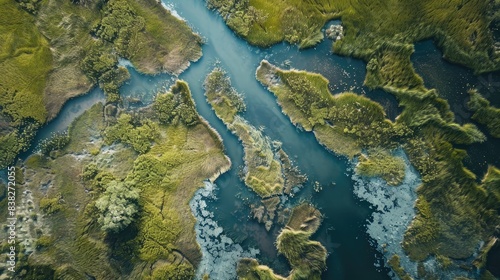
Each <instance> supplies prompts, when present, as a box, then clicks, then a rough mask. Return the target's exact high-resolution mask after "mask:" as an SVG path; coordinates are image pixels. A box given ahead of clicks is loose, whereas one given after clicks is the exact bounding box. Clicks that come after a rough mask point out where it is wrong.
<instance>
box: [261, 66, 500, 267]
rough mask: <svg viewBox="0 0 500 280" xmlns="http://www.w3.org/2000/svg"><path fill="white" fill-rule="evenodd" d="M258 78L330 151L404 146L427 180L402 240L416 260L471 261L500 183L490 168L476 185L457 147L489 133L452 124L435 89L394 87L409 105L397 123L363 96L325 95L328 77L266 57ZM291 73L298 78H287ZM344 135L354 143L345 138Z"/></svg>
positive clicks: (490, 226) (495, 219)
mask: <svg viewBox="0 0 500 280" xmlns="http://www.w3.org/2000/svg"><path fill="white" fill-rule="evenodd" d="M256 76H257V79H259V81H261V83H263V84H264V85H265V86H267V87H268V88H269V90H270V91H272V92H273V93H274V94H275V95H276V97H277V101H278V103H279V104H280V105H281V107H282V109H283V112H284V113H285V114H287V115H288V116H289V117H290V119H291V121H292V122H293V123H296V124H298V125H301V126H302V127H304V128H305V129H306V130H313V131H314V132H315V135H316V137H317V139H318V141H320V142H321V143H322V144H323V145H325V146H327V148H329V149H330V150H332V151H335V152H337V153H341V154H344V155H348V156H352V155H356V154H359V153H360V152H361V149H367V150H368V151H370V149H376V150H378V149H381V150H378V151H384V152H382V155H383V154H385V155H388V154H389V152H388V149H387V148H388V147H390V148H391V149H392V148H395V147H397V146H401V147H403V148H404V149H405V151H406V152H407V154H408V156H409V158H410V161H411V163H412V164H413V165H414V166H415V167H416V169H417V170H418V171H419V172H420V174H421V176H422V181H423V184H422V186H420V187H419V188H418V194H419V200H418V202H417V204H416V208H417V216H416V218H415V219H414V221H413V223H412V224H411V225H410V227H409V229H408V230H407V232H406V235H405V239H404V242H403V248H404V249H405V250H406V252H407V253H408V255H409V256H410V258H411V259H413V260H424V259H425V258H427V257H428V256H429V255H432V254H434V255H440V256H443V257H447V258H452V259H464V258H467V257H469V256H471V255H472V254H473V252H474V251H475V250H476V247H477V244H478V243H479V242H480V241H481V240H486V239H487V238H489V236H490V235H491V234H492V233H493V231H494V227H495V225H498V223H499V222H500V217H499V215H498V212H496V210H495V209H498V206H499V203H500V200H499V199H498V197H497V196H495V193H496V191H495V189H496V188H492V187H488V184H487V183H486V182H490V181H493V182H496V179H493V178H496V177H497V175H495V174H496V173H495V172H494V171H491V172H488V174H487V175H486V177H485V179H484V181H483V183H482V184H478V183H477V182H476V181H475V175H474V174H472V173H471V172H470V171H469V170H467V169H466V168H464V166H463V163H462V161H463V159H464V157H465V156H466V153H465V151H463V150H460V149H456V148H454V146H453V145H454V144H470V143H474V142H480V141H483V140H484V135H482V133H481V132H479V131H478V130H477V128H476V127H475V126H473V125H471V124H465V125H463V126H459V125H458V124H456V123H453V114H452V113H451V112H450V110H449V106H448V104H447V102H446V101H444V100H442V99H440V98H439V97H438V96H437V94H436V93H435V92H434V91H432V90H428V91H426V93H425V94H424V95H423V96H422V94H421V92H420V91H418V90H412V89H407V90H404V89H397V91H398V93H397V94H398V95H399V97H400V102H401V104H403V106H404V110H403V112H402V114H401V115H400V116H399V117H398V118H397V121H396V122H394V123H392V122H390V121H388V120H387V119H385V115H384V113H383V110H382V109H381V107H380V105H378V104H376V103H374V102H372V101H370V100H368V99H366V98H365V97H361V96H357V95H354V94H352V93H348V94H339V95H335V96H332V95H328V97H326V96H327V95H325V93H324V91H325V88H326V85H325V84H326V83H327V82H323V83H319V84H318V83H316V82H315V81H318V80H320V79H318V78H317V77H316V75H314V74H309V73H307V72H301V71H295V70H292V71H284V70H280V69H278V68H276V67H274V66H272V65H270V64H269V63H268V62H266V61H263V62H262V63H261V66H260V67H259V69H258V70H257V74H256ZM296 76H302V77H301V78H300V79H296V78H295V77H296ZM290 77H293V79H294V80H296V81H293V82H290ZM309 77H313V78H312V79H311V80H312V81H308V78H309ZM297 81H299V82H297ZM344 109H345V110H344ZM358 112H359V114H358ZM339 136H342V137H339ZM332 138H335V139H337V138H338V139H340V140H339V141H337V140H332ZM347 139H351V142H350V144H346V143H345V141H346V140H347ZM372 151H373V150H372ZM348 152H352V154H349V153H348ZM387 159H390V157H389V158H387ZM383 161H385V160H383ZM389 162H390V163H391V164H390V166H392V167H394V171H391V172H389V171H388V170H384V171H385V172H387V174H399V173H400V172H398V170H399V171H400V168H398V166H399V164H397V160H394V159H390V160H389ZM492 170H495V169H492ZM358 171H359V169H358ZM361 171H362V172H363V169H361ZM364 171H367V170H364ZM368 171H370V172H373V171H374V170H370V169H369V170H368ZM393 172H394V173H393ZM375 173H378V172H375ZM380 175H382V176H384V175H383V174H380ZM390 177H391V178H392V175H391V176H390ZM391 178H388V180H389V182H391V181H392V179H391ZM469 265H470V266H472V264H471V263H469Z"/></svg>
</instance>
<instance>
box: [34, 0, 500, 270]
mask: <svg viewBox="0 0 500 280" xmlns="http://www.w3.org/2000/svg"><path fill="white" fill-rule="evenodd" d="M165 3H166V4H172V3H173V6H174V8H175V10H176V11H177V12H178V13H179V14H180V16H182V17H183V18H185V19H186V20H187V22H188V23H189V24H190V25H191V26H192V27H193V29H194V30H195V31H197V32H199V33H200V35H201V36H203V37H204V38H205V39H206V44H205V45H204V46H203V57H202V58H201V59H200V60H199V61H197V62H196V63H193V64H192V65H191V67H190V68H189V69H188V70H187V71H185V72H184V73H183V74H181V75H180V77H179V78H181V79H184V80H186V81H187V82H188V83H189V85H190V88H191V91H192V94H193V98H194V100H195V103H196V106H197V109H198V111H199V113H200V114H201V116H203V117H204V118H205V119H207V120H208V122H209V123H210V124H211V125H212V126H213V127H214V128H215V129H216V130H217V131H218V132H219V133H220V134H221V136H222V138H223V141H224V145H225V148H226V150H225V152H226V154H227V155H228V156H229V157H230V158H231V160H232V163H233V166H232V169H231V170H230V171H229V172H227V173H226V174H224V175H222V176H221V177H220V178H219V179H218V180H217V182H216V184H217V185H218V186H219V190H218V192H217V196H218V198H219V199H218V200H216V201H214V202H212V203H211V205H209V206H210V208H211V210H212V211H213V212H214V213H215V215H216V220H217V222H218V224H219V225H221V226H222V227H223V228H224V231H225V234H227V235H228V236H230V237H232V238H233V239H238V238H246V239H245V240H244V241H243V243H242V245H243V247H249V246H257V247H258V248H259V249H260V251H261V255H260V257H259V259H260V261H261V263H263V264H267V265H270V266H271V267H272V268H273V269H275V271H277V272H279V273H282V274H286V273H287V270H288V269H289V267H288V266H287V263H286V260H285V259H284V258H283V257H282V256H277V252H276V249H275V247H274V242H275V239H276V235H277V233H278V231H279V229H277V228H275V229H274V230H272V231H271V232H270V233H268V232H267V231H266V230H265V229H264V227H263V226H262V225H261V224H258V223H256V222H255V221H253V220H251V219H249V218H248V217H249V214H250V209H249V207H248V202H254V201H257V200H258V197H257V196H256V195H255V194H253V193H252V192H250V191H249V190H248V188H247V187H246V186H244V185H243V184H242V182H241V181H240V179H239V178H238V171H239V170H240V169H241V168H242V166H243V160H242V159H243V149H242V147H241V144H240V143H239V142H238V140H237V138H236V137H235V136H234V135H232V134H231V133H230V132H229V131H228V130H227V129H226V127H225V126H224V124H223V123H222V122H221V121H220V120H219V119H218V118H217V117H216V116H215V114H214V113H213V111H212V110H211V108H210V106H209V104H208V103H207V102H206V100H205V97H204V95H203V92H204V91H203V87H202V84H203V80H204V78H205V76H206V75H207V74H208V73H209V72H210V70H211V69H212V68H213V67H214V65H216V64H217V65H220V66H221V67H223V68H224V69H225V70H226V71H227V72H228V74H229V76H230V77H231V80H232V84H233V86H234V87H235V88H236V89H237V90H238V91H239V92H242V93H243V94H244V96H245V102H246V104H247V111H246V112H245V113H244V117H245V118H246V119H247V120H248V121H249V122H250V123H251V124H252V125H254V126H255V127H264V133H265V134H266V135H268V136H269V137H270V138H271V139H273V140H278V141H281V142H282V143H283V149H284V150H285V151H286V152H287V153H288V154H289V156H290V157H291V159H292V160H293V161H294V162H295V163H296V164H297V165H298V167H299V168H300V170H301V171H302V172H303V173H304V174H307V175H308V177H309V179H310V182H313V181H318V182H320V184H321V185H323V186H324V187H323V190H322V191H321V192H320V193H319V194H316V193H315V192H313V191H312V188H311V187H310V182H309V183H308V184H307V186H308V187H306V188H304V189H303V190H301V192H300V193H299V194H298V196H297V197H295V198H294V199H293V200H292V202H293V203H297V202H298V201H300V200H301V199H303V200H309V201H312V202H313V203H314V204H315V205H316V206H317V207H318V208H319V209H320V210H321V212H322V213H323V214H324V216H325V219H324V222H323V225H322V226H321V227H320V229H319V230H318V232H317V233H316V234H315V235H314V236H313V238H314V239H316V240H319V241H321V243H322V244H323V245H325V247H326V248H327V249H328V252H329V253H330V254H329V257H328V259H327V265H328V270H327V271H326V272H325V273H324V274H323V279H374V280H377V279H389V276H388V275H387V273H388V270H387V269H386V268H377V267H375V265H374V264H375V263H380V259H381V254H380V253H378V252H377V251H376V250H375V249H374V248H373V247H372V246H370V243H369V241H370V240H369V238H368V237H367V234H366V229H365V225H366V224H367V219H368V218H369V217H370V215H371V213H372V210H370V208H369V206H368V204H367V203H366V202H361V201H359V200H358V199H357V198H355V197H354V195H353V193H352V186H353V182H352V180H351V178H350V174H349V172H347V171H346V170H347V166H348V163H347V160H346V159H344V158H338V157H337V156H335V155H333V154H331V153H328V152H327V151H326V150H325V149H324V148H323V147H321V146H320V145H319V144H318V143H317V141H316V139H315V138H314V135H313V134H312V133H307V132H303V131H299V130H298V129H296V128H295V127H294V126H293V125H292V124H291V123H290V121H289V120H288V118H287V117H285V116H284V115H283V114H282V113H281V110H280V108H279V107H278V106H277V104H276V100H275V98H274V96H273V95H272V94H271V93H270V92H268V91H267V90H266V89H264V88H263V87H262V86H261V85H260V84H259V83H258V82H257V80H256V79H255V76H254V74H255V70H256V68H257V66H258V65H259V63H260V61H261V60H262V59H267V60H269V61H270V62H271V63H274V64H276V65H278V66H281V67H283V68H286V67H287V65H291V67H294V68H297V69H304V70H308V71H313V72H319V73H321V74H323V75H324V76H325V77H326V78H328V80H329V81H330V89H331V90H332V92H333V93H339V92H343V91H349V90H352V91H354V92H356V93H360V94H365V95H367V96H368V97H370V98H372V99H374V100H375V101H377V102H380V103H381V104H382V105H383V106H384V108H385V109H386V111H387V114H388V116H389V117H390V118H392V119H394V118H395V117H396V116H397V115H398V114H399V112H400V109H399V108H398V107H397V103H396V101H395V99H394V97H393V96H392V95H389V94H387V93H386V92H383V91H380V90H377V91H369V90H368V89H366V88H365V87H363V79H364V76H365V73H366V70H365V66H366V65H365V63H364V62H362V61H360V60H355V59H352V58H347V57H339V56H337V55H333V54H332V53H331V42H330V41H328V40H325V41H323V42H322V43H321V44H319V45H318V46H316V47H315V48H312V49H308V50H304V51H299V50H298V49H297V48H296V47H294V46H290V45H287V44H278V45H276V46H274V47H271V48H269V49H265V50H263V49H259V48H256V47H252V46H250V45H248V44H247V43H246V42H245V41H243V40H242V39H240V38H238V37H236V36H235V35H234V33H233V32H232V31H231V30H229V29H228V28H227V26H226V25H225V24H224V22H223V21H222V19H221V18H220V17H219V16H218V15H216V14H215V13H213V12H211V11H208V10H207V9H206V7H205V1H201V0H178V1H174V0H170V1H165ZM412 60H413V61H414V63H415V68H416V69H417V72H419V74H421V75H422V77H423V78H424V80H425V82H426V86H428V87H435V88H437V89H438V90H439V91H440V93H441V94H442V96H443V97H445V98H447V99H448V100H449V101H450V104H452V109H454V107H453V104H454V102H455V101H457V102H458V104H463V102H462V103H460V102H461V101H460V100H462V99H463V98H464V96H466V93H465V90H466V89H467V87H468V84H474V82H476V83H477V82H481V81H480V80H478V79H479V78H477V77H474V76H473V73H472V72H471V71H469V70H467V69H465V68H462V67H458V66H456V65H452V64H449V63H447V62H444V61H443V60H442V59H441V58H440V53H439V52H438V51H437V50H436V49H435V48H434V46H433V45H432V43H429V42H422V43H419V44H417V45H416V52H415V54H414V55H413V57H412ZM285 62H287V63H285ZM129 70H130V72H131V80H130V81H129V82H128V84H127V85H125V86H123V87H122V88H121V93H122V95H124V97H125V98H129V97H130V98H140V99H141V100H143V101H144V103H147V102H149V101H151V100H152V96H153V95H154V93H155V92H156V91H158V90H162V89H164V88H167V87H168V86H169V85H170V84H171V83H172V82H173V80H172V77H171V76H169V75H159V76H154V77H151V76H146V75H142V74H139V73H137V72H135V71H134V70H133V69H132V68H129ZM435 73H440V76H436V75H435ZM492 77H493V78H491V79H490V80H494V79H498V81H500V78H499V77H498V75H497V76H492ZM489 88H491V86H490V87H489ZM486 89H487V90H489V89H488V87H486ZM462 92H463V93H462ZM489 99H490V98H489ZM103 100H104V96H103V94H102V92H101V91H100V90H98V89H95V90H93V91H92V92H91V93H89V94H87V95H85V96H82V97H78V98H75V99H73V100H71V101H69V102H68V103H67V104H66V105H65V106H64V109H63V110H62V111H61V113H60V115H59V116H58V117H57V118H56V119H55V120H54V121H52V122H51V123H49V124H48V125H47V126H46V127H44V128H43V129H42V130H41V131H40V132H39V134H38V135H37V140H40V139H43V138H46V137H48V136H49V135H50V133H52V132H54V131H60V130H64V129H65V128H66V127H67V126H68V125H69V124H70V123H71V121H72V120H73V119H74V118H75V117H76V116H78V115H80V114H81V113H82V112H83V111H85V110H86V109H88V108H90V107H91V106H92V105H93V104H95V103H97V102H99V101H103ZM490 100H491V99H490ZM492 102H497V101H495V100H492ZM454 111H455V113H457V112H458V111H456V110H455V109H454ZM457 115H459V114H457ZM464 116H465V115H464ZM467 118H470V116H469V117H467V116H465V117H464V119H466V120H468V119H467ZM490 141H491V142H490ZM488 145H490V146H488ZM485 147H490V148H495V147H500V144H499V143H498V142H495V140H490V139H489V140H488V142H486V143H485V144H481V145H477V147H476V146H471V147H469V148H468V151H469V153H470V154H472V156H471V159H470V161H471V163H472V162H478V161H479V159H481V157H487V158H485V160H488V161H490V162H491V161H492V160H498V159H495V158H494V155H498V153H496V152H495V153H491V154H488V153H485V152H483V151H484V150H485ZM488 149H489V148H488ZM473 170H474V169H473ZM478 170H479V171H481V170H482V169H481V168H479V169H478ZM474 171H475V172H476V170H474ZM332 183H335V185H332Z"/></svg>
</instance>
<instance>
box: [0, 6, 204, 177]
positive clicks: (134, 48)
mask: <svg viewBox="0 0 500 280" xmlns="http://www.w3.org/2000/svg"><path fill="white" fill-rule="evenodd" d="M0 6H1V9H0V10H1V16H0V18H2V19H1V20H0V34H1V35H0V36H1V39H2V40H1V41H2V43H0V44H1V47H0V49H1V50H2V51H1V52H0V74H1V75H0V76H1V78H0V91H1V92H2V93H5V94H2V95H1V96H0V119H1V120H2V121H6V122H7V123H8V127H7V129H2V130H1V131H0V146H1V149H2V151H0V152H1V153H0V154H1V155H0V168H1V167H5V166H7V165H8V164H10V163H12V162H13V161H14V159H15V157H16V156H17V155H18V154H19V153H21V152H22V151H25V150H26V149H27V148H28V146H29V143H30V142H31V141H32V139H33V135H34V132H35V131H36V130H37V128H38V127H39V126H40V125H42V124H44V123H45V122H46V121H47V120H50V119H52V118H54V117H55V116H56V115H57V113H58V112H59V110H60V109H61V107H62V106H63V104H64V103H65V102H66V101H67V100H68V99H70V98H72V97H75V96H77V95H80V94H83V93H85V92H87V91H88V90H89V89H90V88H91V87H92V86H93V85H95V84H98V85H99V86H100V87H101V88H102V89H103V90H104V91H105V93H106V95H107V98H108V101H109V102H117V101H118V100H119V95H118V89H119V87H120V86H121V85H122V84H123V82H124V81H125V80H127V79H128V78H129V73H128V71H127V70H126V68H123V67H118V65H117V63H118V57H123V58H126V59H129V60H130V61H131V62H132V63H133V64H134V66H135V67H136V68H137V69H138V70H139V71H141V72H145V73H150V74H154V73H159V72H162V71H167V72H170V73H180V72H182V70H183V69H185V68H186V67H187V66H188V65H189V61H194V60H196V59H198V58H199V57H200V56H201V47H200V44H201V39H200V38H199V36H198V35H196V34H193V33H192V31H191V29H190V28H189V27H188V26H187V24H186V23H185V22H183V21H181V20H179V19H177V18H175V17H174V16H172V15H171V14H170V13H169V12H168V11H167V10H165V9H164V8H163V7H162V6H161V4H160V3H158V2H156V1H154V0H136V1H132V0H111V1H83V0H82V1H62V2H61V1H58V0H44V1H40V0H19V1H17V2H15V1H8V0H2V2H1V3H0ZM23 9H24V10H23Z"/></svg>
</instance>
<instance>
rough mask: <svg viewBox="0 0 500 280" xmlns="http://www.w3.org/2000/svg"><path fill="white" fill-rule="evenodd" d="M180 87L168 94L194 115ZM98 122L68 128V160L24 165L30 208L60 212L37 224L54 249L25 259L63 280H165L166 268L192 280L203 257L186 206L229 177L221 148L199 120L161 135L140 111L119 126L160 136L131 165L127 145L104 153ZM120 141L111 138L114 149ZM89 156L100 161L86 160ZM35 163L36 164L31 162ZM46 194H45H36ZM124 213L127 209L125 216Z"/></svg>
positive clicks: (88, 115)
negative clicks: (88, 279)
mask: <svg viewBox="0 0 500 280" xmlns="http://www.w3.org/2000/svg"><path fill="white" fill-rule="evenodd" d="M184 85H185V88H182V87H183V86H184ZM184 85H182V84H181V85H180V86H179V87H175V88H173V91H175V94H177V95H179V96H181V97H182V99H183V102H185V103H187V104H191V106H194V104H193V103H189V102H192V99H191V96H190V92H189V88H187V84H184ZM173 94H174V93H173ZM192 108H194V107H192ZM102 112H103V106H102V104H98V105H96V106H94V107H92V108H91V109H89V110H88V111H87V112H85V113H84V114H82V115H81V116H80V117H79V118H77V119H76V120H75V121H74V122H73V124H72V125H71V127H70V130H69V135H70V143H69V144H68V146H67V147H65V148H64V151H65V152H66V154H64V155H62V156H60V157H56V158H49V157H41V156H38V158H36V159H32V160H31V161H33V162H30V163H29V164H28V162H27V163H26V168H27V169H28V170H27V171H26V174H28V176H29V180H27V187H28V188H29V189H30V190H32V192H33V196H34V198H35V200H37V199H41V200H42V201H41V202H40V204H41V208H46V209H48V210H49V211H50V209H53V208H54V207H57V206H64V207H61V208H60V209H59V211H58V213H54V214H52V215H47V216H45V217H44V228H43V230H42V231H40V234H42V235H43V234H46V230H48V231H49V232H50V235H51V238H52V240H53V243H52V244H51V246H48V247H46V248H44V249H43V250H39V251H38V252H37V254H36V256H33V259H34V260H36V261H37V262H39V263H43V264H47V265H50V267H51V268H53V269H54V270H55V271H56V274H57V275H61V276H60V277H61V278H62V279H73V278H74V277H76V278H81V277H80V276H81V275H82V273H83V272H85V273H88V274H89V275H92V276H94V277H96V278H97V279H119V278H134V279H136V278H137V279H139V278H140V279H146V278H147V277H149V276H153V279H163V277H164V276H165V275H167V278H170V276H172V275H171V274H170V273H171V272H172V271H173V269H174V268H175V271H176V272H177V274H175V275H174V276H173V277H180V279H185V278H186V277H187V279H191V276H192V275H193V273H194V267H196V265H198V262H199V261H200V259H201V252H200V249H199V246H198V244H197V243H196V236H195V232H194V223H195V220H194V218H193V216H192V214H191V211H190V209H189V204H188V202H189V201H190V199H191V198H192V196H193V194H194V192H195V191H196V190H197V189H198V188H199V187H201V186H202V185H203V180H205V179H207V178H210V177H212V179H213V178H214V177H216V175H217V174H219V173H220V172H224V171H225V170H227V169H228V166H229V161H228V159H227V158H226V157H225V156H224V154H223V152H222V148H221V147H222V145H221V141H220V139H219V138H218V137H217V134H216V133H215V132H213V131H211V128H210V127H209V126H208V125H207V124H206V123H205V122H201V119H200V118H199V116H198V115H197V114H196V118H197V120H200V121H199V122H198V123H196V124H193V125H190V126H187V125H186V124H184V123H182V122H180V123H178V124H176V125H173V124H169V125H165V124H161V123H160V122H159V120H158V119H157V118H155V114H154V109H153V108H151V107H148V108H144V109H142V110H139V111H138V112H135V113H136V114H135V115H134V116H135V117H134V118H132V120H130V121H126V122H124V124H123V125H124V126H126V125H131V126H132V129H131V130H134V129H137V128H138V127H141V126H144V123H150V124H151V125H153V126H156V127H157V129H158V134H157V135H156V137H155V138H154V142H148V150H147V151H145V152H144V153H143V154H141V155H139V156H138V155H137V153H136V152H135V151H134V147H132V144H130V146H129V145H122V144H116V145H112V146H107V145H106V144H105V143H104V141H105V137H103V136H102V135H101V133H102V134H105V133H107V130H106V129H105V128H104V118H105V117H104V116H103V113H102ZM109 119H110V120H112V119H111V118H109ZM115 125H117V124H110V127H108V129H109V128H111V127H113V128H114V126H115ZM119 132H120V130H118V129H117V133H113V135H119V136H120V141H121V135H122V134H121V132H120V133H119ZM128 132H129V131H127V132H126V133H128ZM140 134H141V135H144V133H143V132H142V131H141V132H140ZM125 139H126V138H125ZM127 141H128V140H127ZM95 147H99V148H100V147H102V150H103V152H101V153H98V154H95V155H93V154H91V153H88V152H86V151H88V150H89V149H90V148H95ZM75 155H78V156H75ZM42 159H43V161H44V162H43V164H42V163H39V162H37V161H40V160H42ZM130 161H131V162H130ZM123 162H126V163H123ZM116 168H118V169H120V170H116ZM214 174H215V175H214ZM139 182H140V183H139ZM44 185H48V186H49V187H48V188H46V189H44V188H40V186H44ZM130 186H133V187H132V188H129V187H130ZM127 189H128V191H127ZM130 189H132V191H133V192H134V193H135V194H133V195H132V196H131V195H130ZM134 189H139V191H135V190H134ZM45 192H46V193H45ZM59 193H60V194H62V197H59V196H58V194H59ZM127 193H128V195H126V194H127ZM45 196H46V197H47V198H45V199H43V197H45ZM55 198H56V199H57V198H60V199H57V201H56V199H55ZM134 201H136V202H134ZM130 203H132V204H134V205H135V207H132V208H133V209H132V211H129V210H130V209H129V207H128V206H129V205H130ZM120 205H121V206H123V207H121V206H120ZM49 206H50V207H49ZM121 210H124V211H121ZM134 212H136V213H134ZM110 220H111V222H112V223H111V224H113V225H115V224H117V225H118V227H117V229H122V228H124V227H125V226H126V230H122V231H120V232H119V233H116V232H115V231H113V229H114V228H115V227H114V226H112V227H109V223H107V222H109V221H110ZM45 227H47V228H45ZM42 241H43V239H42ZM111 260H112V261H111ZM163 264H168V265H170V266H165V267H163ZM177 268H179V269H177ZM181 268H182V269H181ZM83 275H85V274H84V273H83ZM72 277H73V278H72Z"/></svg>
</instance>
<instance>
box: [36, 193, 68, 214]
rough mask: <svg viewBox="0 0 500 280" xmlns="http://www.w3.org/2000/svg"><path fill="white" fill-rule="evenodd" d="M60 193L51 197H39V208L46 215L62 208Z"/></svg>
mask: <svg viewBox="0 0 500 280" xmlns="http://www.w3.org/2000/svg"><path fill="white" fill-rule="evenodd" d="M61 198H62V197H61V194H58V195H57V196H55V197H53V198H48V197H44V198H42V199H40V209H41V210H42V211H43V212H44V213H45V214H47V215H50V214H54V213H56V212H58V211H60V210H61V209H62V207H63V206H62V205H61Z"/></svg>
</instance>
